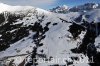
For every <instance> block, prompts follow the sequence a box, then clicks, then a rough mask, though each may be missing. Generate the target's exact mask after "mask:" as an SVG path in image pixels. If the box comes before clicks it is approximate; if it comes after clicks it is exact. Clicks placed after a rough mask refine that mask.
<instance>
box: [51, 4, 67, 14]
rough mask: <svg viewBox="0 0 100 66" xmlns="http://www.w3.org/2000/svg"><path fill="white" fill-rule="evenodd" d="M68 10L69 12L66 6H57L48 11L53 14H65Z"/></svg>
mask: <svg viewBox="0 0 100 66" xmlns="http://www.w3.org/2000/svg"><path fill="white" fill-rule="evenodd" d="M68 10H69V7H68V6H67V5H63V6H57V7H55V8H53V9H50V11H51V12H55V13H66V11H68Z"/></svg>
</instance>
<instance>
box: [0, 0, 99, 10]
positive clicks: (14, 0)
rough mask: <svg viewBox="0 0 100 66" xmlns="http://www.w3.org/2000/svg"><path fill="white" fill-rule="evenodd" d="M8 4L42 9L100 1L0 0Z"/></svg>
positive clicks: (97, 1)
mask: <svg viewBox="0 0 100 66" xmlns="http://www.w3.org/2000/svg"><path fill="white" fill-rule="evenodd" d="M0 2H2V3H5V4H9V5H30V6H34V7H39V8H43V9H50V8H53V7H56V6H58V5H68V6H70V7H72V6H75V5H79V4H84V3H92V2H93V3H100V0H0Z"/></svg>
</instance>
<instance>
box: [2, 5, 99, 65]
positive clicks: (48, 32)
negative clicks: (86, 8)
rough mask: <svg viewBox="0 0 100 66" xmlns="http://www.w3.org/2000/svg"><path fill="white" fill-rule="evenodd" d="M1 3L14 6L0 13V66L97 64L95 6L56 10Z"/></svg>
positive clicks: (97, 30) (97, 25)
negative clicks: (91, 7) (83, 8)
mask: <svg viewBox="0 0 100 66" xmlns="http://www.w3.org/2000/svg"><path fill="white" fill-rule="evenodd" d="M2 6H5V7H7V8H8V7H12V8H13V9H14V10H12V11H10V10H8V9H7V11H6V9H5V10H4V11H2V13H1V14H0V64H3V66H4V65H7V66H14V65H16V66H73V65H74V66H93V65H96V66H99V65H100V61H99V59H100V57H99V55H100V52H99V48H98V47H99V39H100V38H99V34H100V30H99V28H100V23H99V20H98V19H99V17H100V16H99V15H98V14H99V12H100V10H99V9H98V10H93V11H91V12H86V13H81V12H70V13H68V14H57V13H52V12H48V11H45V10H43V9H39V8H34V7H31V8H28V7H26V6H25V7H26V8H25V10H24V11H23V10H21V9H22V8H24V6H20V8H19V7H18V9H17V10H18V11H17V10H16V8H15V7H17V6H8V5H7V6H6V5H5V4H2ZM0 9H1V10H3V8H0ZM5 11H6V12H5ZM85 15H90V17H89V18H86V16H85ZM93 16H94V17H95V18H94V17H93ZM90 19H95V22H91V20H90ZM91 47H92V48H91ZM91 57H93V59H91ZM32 59H33V60H32ZM89 60H92V61H93V62H95V63H93V64H91V62H90V61H89ZM43 61H44V62H43ZM82 61H83V62H82ZM36 62H37V63H36Z"/></svg>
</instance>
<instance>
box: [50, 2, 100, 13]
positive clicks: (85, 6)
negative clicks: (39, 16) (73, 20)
mask: <svg viewBox="0 0 100 66" xmlns="http://www.w3.org/2000/svg"><path fill="white" fill-rule="evenodd" d="M98 8H100V4H96V3H86V4H83V5H79V6H75V7H68V6H66V5H64V6H57V7H55V8H53V9H50V11H51V12H55V13H67V12H81V11H83V12H85V11H89V10H93V9H98Z"/></svg>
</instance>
